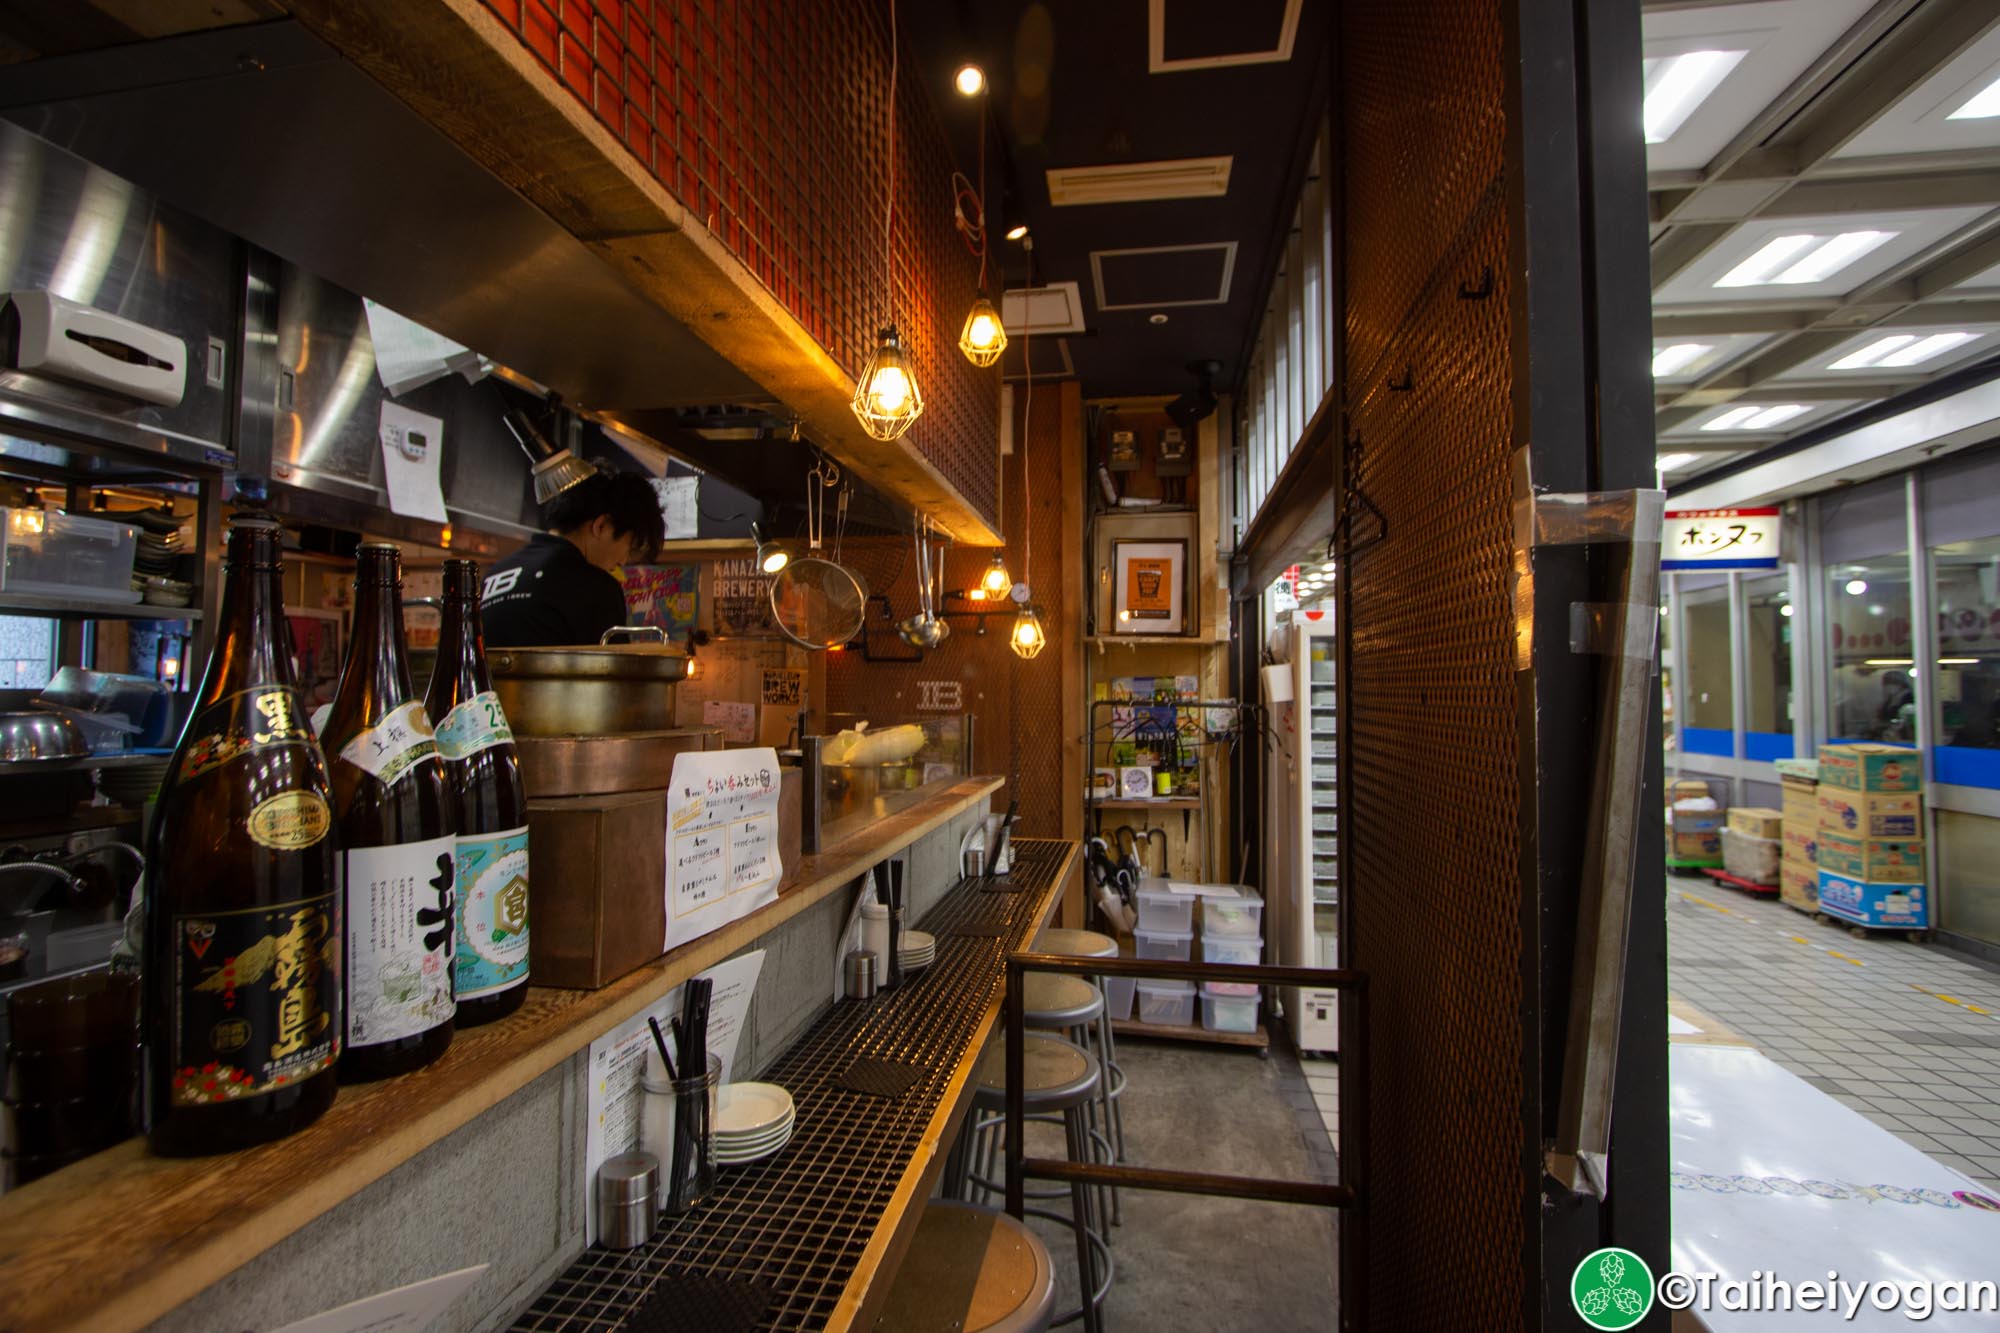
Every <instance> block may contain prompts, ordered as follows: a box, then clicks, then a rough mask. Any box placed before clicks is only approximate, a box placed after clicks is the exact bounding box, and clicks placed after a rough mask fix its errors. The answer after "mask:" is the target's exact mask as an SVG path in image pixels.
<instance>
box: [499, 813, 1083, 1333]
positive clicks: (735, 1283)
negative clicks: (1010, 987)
mask: <svg viewBox="0 0 2000 1333" xmlns="http://www.w3.org/2000/svg"><path fill="white" fill-rule="evenodd" d="M1014 850H1015V857H1014V867H1013V871H1012V873H1011V874H1009V875H1006V876H1002V877H1000V878H998V879H993V880H987V879H980V878H967V879H961V880H959V881H958V882H957V884H956V885H955V886H954V887H953V888H952V889H951V890H950V891H949V892H947V893H946V894H945V896H944V897H943V898H942V899H940V900H939V901H938V902H937V904H936V905H935V906H934V907H932V909H931V910H930V911H928V912H926V913H925V914H924V915H923V916H922V917H921V918H920V919H919V920H918V921H916V922H915V923H913V924H914V926H915V927H916V928H919V929H922V930H925V931H928V932H929V933H931V934H932V935H933V936H934V937H935V938H936V941H937V956H936V961H934V962H933V963H932V964H931V965H930V966H929V967H927V968H925V969H924V970H923V971H922V972H920V973H917V974H914V975H912V976H910V977H909V978H908V979H906V980H905V982H904V983H903V985H902V986H901V987H899V988H897V989H895V990H891V991H885V992H883V993H882V994H880V995H878V996H876V997H875V998H874V999H873V1000H867V1001H860V1000H842V1001H840V1002H839V1003H837V1004H836V1005H834V1007H833V1008H832V1009H831V1010H829V1011H828V1012H827V1013H825V1014H824V1015H822V1016H821V1017H820V1019H819V1020H818V1021H817V1022H815V1023H814V1024H813V1025H812V1026H811V1027H810V1028H809V1029H807V1030H806V1031H805V1032H804V1033H803V1034H801V1035H800V1037H799V1038H798V1040H797V1041H795V1042H794V1043H792V1045H791V1046H790V1047H789V1048H787V1049H786V1051H785V1052H784V1053H783V1054H782V1055H780V1056H779V1057H778V1058H777V1059H776V1060H775V1061H774V1062H772V1064H771V1066H770V1067H769V1068H768V1069H765V1070H762V1071H760V1072H759V1073H758V1074H757V1075H756V1078H757V1079H759V1080H761V1081H765V1082H771V1083H775V1084H777V1085H778V1086H780V1087H782V1088H784V1089H785V1090H786V1091H787V1092H789V1093H790V1094H791V1095H792V1098H793V1101H794V1104H795V1105H796V1106H797V1108H798V1112H797V1114H798V1120H797V1124H796V1127H795V1128H794V1129H793V1131H792V1136H791V1139H790V1140H789V1141H788V1142H787V1143H786V1144H785V1146H784V1147H783V1148H782V1149H780V1150H779V1151H778V1152H777V1153H775V1154H773V1155H772V1156H770V1157H768V1158H764V1159H762V1160H760V1161H758V1162H754V1163H751V1164H748V1165H744V1166H735V1167H724V1168H723V1169H722V1170H721V1171H720V1172H719V1175H718V1180H717V1185H716V1190H715V1193H714V1194H713V1195H712V1196H711V1197H709V1198H707V1199H705V1200H703V1201H702V1202H701V1203H699V1204H697V1205H696V1206H695V1207H694V1208H693V1209H691V1210H690V1211H689V1212H688V1213H687V1214H686V1215H685V1216H683V1217H680V1218H677V1219H672V1220H669V1221H666V1222H663V1223H662V1225H661V1230H660V1231H659V1233H657V1234H656V1235H655V1236H654V1238H653V1239H652V1240H651V1241H649V1242H648V1243H646V1244H645V1245H642V1246H640V1247H638V1248H637V1249H632V1250H607V1249H600V1248H592V1249H588V1250H585V1251H584V1253H583V1255H582V1256H581V1257H579V1258H578V1259H577V1260H576V1262H575V1263H573V1264H571V1265H570V1267H569V1269H568V1271H566V1272H565V1273H563V1274H562V1275H561V1276H560V1277H558V1278H557V1279H556V1281H555V1282H554V1283H553V1284H552V1285H551V1286H550V1287H549V1289H548V1290H547V1291H545V1292H544V1293H543V1294H542V1297H541V1299H539V1300H537V1301H536V1302H535V1303H534V1304H533V1305H532V1306H531V1307H530V1308H529V1309H528V1310H527V1311H526V1312H525V1313H523V1314H522V1315H521V1316H520V1318H519V1319H517V1320H516V1321H515V1323H514V1325H513V1328H512V1333H601V1331H602V1330H604V1329H608V1328H613V1327H617V1326H619V1325H622V1324H626V1323H631V1324H633V1325H635V1326H637V1327H642V1328H644V1327H652V1328H658V1327H665V1326H666V1325H665V1324H663V1323H661V1322H659V1320H658V1319H657V1318H656V1317H653V1315H654V1314H656V1313H657V1312H652V1313H649V1314H643V1315H642V1314H641V1311H644V1310H645V1309H646V1307H647V1305H648V1304H649V1303H650V1302H653V1301H655V1300H657V1301H661V1302H663V1303H665V1304H667V1306H668V1307H669V1308H670V1309H673V1310H677V1311H678V1312H679V1314H680V1316H681V1317H682V1318H683V1319H685V1318H687V1317H688V1316H689V1312H690V1311H691V1310H694V1309H702V1310H714V1309H716V1308H718V1307H722V1306H728V1307H731V1308H734V1309H736V1310H737V1311H738V1312H739V1314H740V1315H741V1316H742V1322H741V1324H740V1325H739V1326H740V1327H744V1328H750V1327H754V1328H756V1329H758V1330H759V1331H760V1333H807V1331H808V1330H810V1331H811V1333H820V1330H826V1331H827V1333H846V1331H847V1330H855V1329H859V1330H866V1329H872V1328H874V1326H875V1322H876V1319H877V1317H878V1316H879V1314H880V1312H881V1310H882V1307H883V1303H884V1300H885V1299H886V1297H887V1295H888V1292H889V1288H890V1287H891V1285H892V1284H893V1280H894V1277H895V1274H896V1270H897V1269H898V1267H900V1265H901V1262H902V1257H903V1253H904V1251H905V1250H906V1249H907V1248H908V1246H909V1242H910V1238H911V1237H912V1236H913V1235H914V1234H915V1231H916V1226H917V1222H918V1221H919V1219H920V1218H922V1216H923V1212H924V1205H925V1204H926V1203H927V1202H928V1201H929V1199H930V1194H931V1189H932V1186H933V1185H934V1184H935V1183H936V1181H937V1178H938V1176H939V1174H940V1172H941V1171H942V1170H943V1168H944V1163H945V1157H946V1154H947V1153H948V1152H949V1150H950V1148H951V1145H952V1143H953V1141H954V1139H955V1138H956V1135H957V1132H958V1128H959V1125H960V1123H961V1122H962V1121H963V1119H964V1117H965V1116H966V1115H967V1114H968V1113H969V1111H970V1108H971V1106H972V1097H971V1096H970V1092H971V1086H970V1085H971V1081H972V1075H973V1071H974V1070H975V1069H976V1068H977V1066H978V1064H979V1060H980V1056H981V1054H982V1053H983V1052H984V1050H985V1049H986V1044H987V1039H988V1038H989V1037H991V1036H994V1035H995V1034H996V1033H997V1032H998V1030H999V1022H1000V1005H1001V1000H1002V997H1003V993H1004V989H1005V983H1006V959H1007V955H1008V953H1009V952H1010V951H1012V950H1015V949H1022V948H1026V947H1028V944H1029V942H1030V941H1031V940H1033V938H1034V937H1035V933H1036V932H1037V931H1039V930H1040V929H1041V928H1042V927H1043V926H1044V925H1046V924H1048V921H1049V917H1050V915H1051V914H1052V913H1053V912H1054V910H1055V908H1056V905H1057V903H1058V902H1059V901H1060V899H1061V897H1062V892H1063V887H1064V885H1065V884H1066V883H1067V882H1068V881H1069V879H1070V878H1071V876H1072V875H1073V874H1074V873H1075V871H1076V869H1077V865H1078V846H1077V844H1076V843H1074V842H1065V841H1060V840H1056V839H1046V838H1021V839H1017V840H1016V841H1015V842H1014ZM885 1074H894V1075H896V1076H897V1077H891V1078H889V1079H888V1082H887V1083H886V1084H876V1083H875V1082H874V1080H875V1078H877V1077H881V1076H883V1075H885ZM857 1083H859V1084H866V1085H871V1090H865V1091H864V1090H863V1088H862V1087H861V1086H857ZM717 1284H723V1286H724V1287H725V1288H726V1291H727V1294H726V1295H725V1294H722V1293H720V1292H718V1288H717ZM739 1302H741V1304H739ZM760 1305H761V1313H760V1314H757V1315H755V1316H754V1317H752V1316H751V1314H750V1311H752V1310H755V1309H758V1308H759V1306H760ZM635 1316H637V1317H636V1318H635ZM669 1322H671V1321H669Z"/></svg>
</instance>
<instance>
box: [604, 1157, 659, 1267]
mask: <svg viewBox="0 0 2000 1333" xmlns="http://www.w3.org/2000/svg"><path fill="white" fill-rule="evenodd" d="M659 1188H660V1159H659V1158H657V1157H655V1156H653V1154H651V1153H649V1152H624V1153H619V1154H618V1155H617V1156H615V1157H607V1158H605V1159H604V1165H603V1166H600V1167H598V1168H597V1243H598V1244H599V1245H602V1246H604V1247H605V1248H606V1249H608V1250H630V1249H635V1248H637V1247H638V1246H641V1245H644V1244H645V1243H646V1242H647V1241H649V1240H651V1239H652V1238H653V1217H654V1214H655V1213H656V1212H657V1211H658V1208H659V1200H658V1198H657V1197H656V1196H657V1195H658V1193H659Z"/></svg>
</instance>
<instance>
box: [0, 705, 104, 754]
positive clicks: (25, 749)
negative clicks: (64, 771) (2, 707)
mask: <svg viewBox="0 0 2000 1333" xmlns="http://www.w3.org/2000/svg"><path fill="white" fill-rule="evenodd" d="M89 753H90V743H89V742H88V741H86V740H85V739H84V737H83V728H82V727H79V726H77V724H76V723H74V722H72V721H70V720H69V719H68V718H66V717H64V716H63V715H62V714H60V713H47V712H27V713H0V763H8V764H18V763H28V762H31V761H35V760H42V759H81V758H83V757H84V756H85V755H87V754H89Z"/></svg>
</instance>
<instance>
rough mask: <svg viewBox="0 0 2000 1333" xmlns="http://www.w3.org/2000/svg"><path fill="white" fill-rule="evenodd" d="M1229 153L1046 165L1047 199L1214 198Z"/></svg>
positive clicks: (1225, 186) (1220, 190)
mask: <svg viewBox="0 0 2000 1333" xmlns="http://www.w3.org/2000/svg"><path fill="white" fill-rule="evenodd" d="M1233 161H1235V159H1234V158H1233V157H1183V158H1177V159H1175V160H1173V161H1170V162H1121V163H1118V164H1116V165H1114V166H1105V167H1050V168H1049V170H1048V178H1049V202H1050V203H1051V204H1054V205H1056V206H1057V207H1062V206H1063V205H1066V204H1137V203H1144V202H1147V201H1150V200H1155V199H1220V198H1221V197H1222V196H1223V195H1225V194H1228V193H1229V165H1230V163H1231V162H1233Z"/></svg>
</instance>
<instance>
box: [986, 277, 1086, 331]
mask: <svg viewBox="0 0 2000 1333" xmlns="http://www.w3.org/2000/svg"><path fill="white" fill-rule="evenodd" d="M1000 322H1001V323H1002V324H1005V325H1006V326H1007V336H1008V337H1009V338H1015V337H1018V336H1020V335H1021V334H1024V333H1082V332H1083V294H1082V293H1081V292H1080V291H1078V290H1077V284H1075V283H1073V282H1052V283H1050V284H1049V285H1048V286H1046V287H1010V288H1008V289H1007V290H1006V291H1005V292H1003V293H1001V296H1000Z"/></svg>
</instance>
